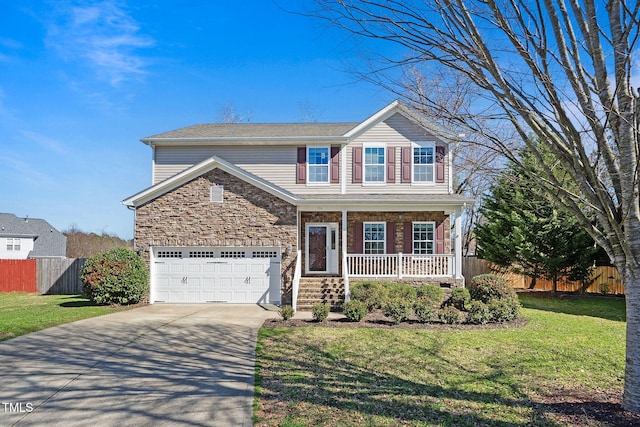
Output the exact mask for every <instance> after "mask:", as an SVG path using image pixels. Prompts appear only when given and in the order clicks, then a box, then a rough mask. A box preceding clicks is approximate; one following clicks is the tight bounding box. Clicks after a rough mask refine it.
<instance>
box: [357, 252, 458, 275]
mask: <svg viewBox="0 0 640 427" xmlns="http://www.w3.org/2000/svg"><path fill="white" fill-rule="evenodd" d="M454 261H455V259H454V255H452V254H451V255H413V254H410V255H406V254H402V253H399V254H387V255H362V254H347V272H348V275H349V276H351V277H435V276H441V277H445V276H447V277H452V276H453V272H454V268H453V267H454V265H453V264H454Z"/></svg>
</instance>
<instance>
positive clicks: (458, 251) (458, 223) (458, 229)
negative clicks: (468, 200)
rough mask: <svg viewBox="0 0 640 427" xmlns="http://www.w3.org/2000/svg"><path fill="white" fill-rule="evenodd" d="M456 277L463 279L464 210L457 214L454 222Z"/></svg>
mask: <svg viewBox="0 0 640 427" xmlns="http://www.w3.org/2000/svg"><path fill="white" fill-rule="evenodd" d="M454 233H455V240H454V254H455V262H454V272H453V274H454V276H455V278H456V279H462V210H460V211H459V212H456V213H455V222H454Z"/></svg>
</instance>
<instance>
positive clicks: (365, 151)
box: [362, 143, 413, 185]
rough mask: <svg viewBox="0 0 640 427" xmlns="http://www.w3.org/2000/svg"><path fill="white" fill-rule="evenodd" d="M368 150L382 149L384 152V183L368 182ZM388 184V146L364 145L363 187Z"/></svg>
mask: <svg viewBox="0 0 640 427" xmlns="http://www.w3.org/2000/svg"><path fill="white" fill-rule="evenodd" d="M367 148H382V152H383V156H384V158H383V160H382V181H367ZM412 154H413V153H412ZM372 166H373V165H372ZM376 166H377V165H376ZM386 184H387V146H386V144H384V143H374V144H362V185H386Z"/></svg>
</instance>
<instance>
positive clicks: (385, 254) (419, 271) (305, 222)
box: [292, 203, 464, 308]
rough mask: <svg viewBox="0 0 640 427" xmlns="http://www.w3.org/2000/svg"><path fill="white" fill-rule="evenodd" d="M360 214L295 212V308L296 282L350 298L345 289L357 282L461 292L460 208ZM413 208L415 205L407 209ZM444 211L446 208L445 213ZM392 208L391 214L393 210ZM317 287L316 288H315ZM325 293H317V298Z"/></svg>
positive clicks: (357, 209)
mask: <svg viewBox="0 0 640 427" xmlns="http://www.w3.org/2000/svg"><path fill="white" fill-rule="evenodd" d="M421 207H422V209H421V210H416V209H413V210H400V208H401V205H400V206H393V207H391V206H389V207H387V208H388V210H387V209H385V210H382V211H381V210H377V211H376V210H373V209H372V208H373V207H372V206H369V209H366V210H365V209H363V207H362V206H358V207H350V208H343V209H341V210H326V209H327V207H326V206H324V209H325V210H322V209H317V210H310V209H309V210H307V209H304V208H303V209H300V210H299V212H298V230H299V243H298V248H299V251H298V256H297V262H296V267H295V273H294V278H293V283H292V302H293V305H294V308H296V307H295V306H296V304H297V300H298V292H299V291H300V283H301V279H303V278H304V283H305V284H308V283H312V282H313V279H314V278H315V279H317V283H319V284H320V283H322V282H323V281H324V282H327V280H326V279H327V278H332V281H331V282H332V290H333V291H335V290H336V288H337V287H336V285H335V283H336V280H337V279H339V283H340V284H341V286H340V288H342V289H338V291H339V293H340V294H341V295H343V298H344V300H348V299H349V284H350V282H352V281H359V280H385V281H387V280H391V281H406V282H407V283H414V284H419V283H433V284H438V285H444V284H446V285H447V286H452V287H462V286H464V278H463V276H462V268H461V267H462V239H461V238H460V237H461V236H462V221H461V213H462V209H461V208H462V206H461V204H460V203H458V204H457V205H456V206H455V208H457V209H452V207H451V206H440V205H438V206H432V207H433V208H436V209H438V208H439V209H440V210H429V209H427V208H426V207H425V206H421ZM412 208H415V206H412ZM445 208H446V209H445ZM393 209H395V210H393ZM318 286H319V285H318ZM322 292H325V293H326V292H328V291H327V290H326V289H320V288H319V289H317V294H318V295H320V294H321V293H322Z"/></svg>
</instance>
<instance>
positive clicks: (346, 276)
mask: <svg viewBox="0 0 640 427" xmlns="http://www.w3.org/2000/svg"><path fill="white" fill-rule="evenodd" d="M342 157H345V156H342ZM342 279H343V280H344V300H345V301H349V298H350V292H349V270H348V268H347V210H346V209H343V210H342Z"/></svg>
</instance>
